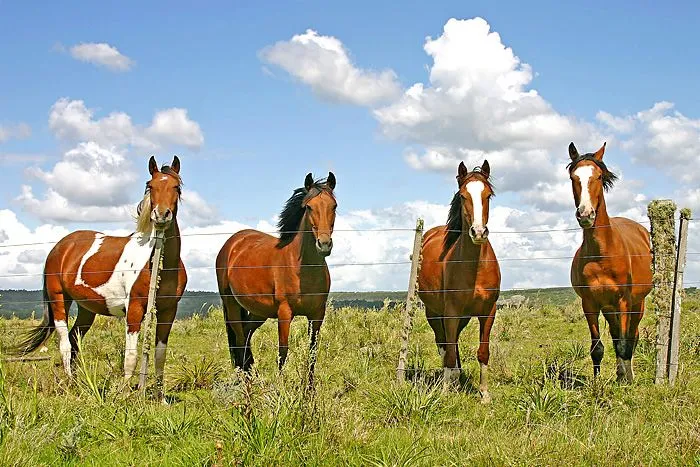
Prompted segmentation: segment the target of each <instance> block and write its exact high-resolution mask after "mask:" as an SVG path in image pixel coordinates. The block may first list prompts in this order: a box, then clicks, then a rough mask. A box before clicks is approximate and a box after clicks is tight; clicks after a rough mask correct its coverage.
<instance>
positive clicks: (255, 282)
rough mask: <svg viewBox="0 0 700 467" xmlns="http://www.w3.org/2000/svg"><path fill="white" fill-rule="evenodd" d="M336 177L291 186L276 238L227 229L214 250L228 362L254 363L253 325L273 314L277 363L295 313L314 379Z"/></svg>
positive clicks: (245, 366) (247, 365) (284, 354)
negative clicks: (303, 326) (302, 319)
mask: <svg viewBox="0 0 700 467" xmlns="http://www.w3.org/2000/svg"><path fill="white" fill-rule="evenodd" d="M335 185H336V179H335V175H334V174H333V172H329V174H328V177H327V179H326V180H316V181H314V179H313V177H312V175H311V173H309V174H308V175H307V176H306V179H305V181H304V186H303V187H302V188H297V189H296V190H294V192H293V194H292V196H291V197H290V198H289V199H288V200H287V202H286V204H285V206H284V209H283V210H282V213H281V214H280V218H279V222H278V225H277V227H278V229H279V231H280V236H279V238H278V237H275V236H272V235H269V234H266V233H263V232H259V231H257V230H253V229H246V230H241V231H240V232H237V233H235V234H234V235H232V236H231V237H230V238H229V239H228V240H227V241H226V243H225V244H224V246H223V247H222V248H221V250H220V251H219V254H218V255H217V257H216V276H217V282H218V288H219V294H220V295H221V300H222V303H223V308H224V319H225V321H226V332H227V336H228V344H229V352H230V356H231V361H232V363H233V364H234V365H235V366H236V367H239V368H242V369H243V370H245V371H248V370H249V369H250V367H251V366H252V365H253V362H254V359H253V354H252V352H251V347H250V339H251V336H252V334H253V332H254V331H255V330H256V329H257V328H259V327H260V326H261V325H262V324H263V323H264V322H265V320H267V319H268V318H277V329H278V334H279V336H278V338H279V362H278V364H279V370H280V371H281V370H282V367H283V366H284V363H285V360H286V358H287V352H288V344H289V327H290V325H291V321H292V319H293V318H294V316H297V315H301V316H306V317H307V319H308V320H309V338H310V346H309V348H310V352H311V357H310V358H311V360H310V366H309V384H310V385H311V384H312V381H313V372H314V364H315V354H316V350H317V337H318V333H319V331H320V329H321V325H322V324H323V319H324V316H325V313H326V301H327V298H328V292H329V290H330V286H331V278H330V273H329V272H328V266H327V264H326V257H327V256H328V255H330V254H331V250H332V248H333V239H332V234H333V226H334V224H335V212H336V207H337V205H338V204H337V202H336V198H335V195H334V192H333V190H334V189H335Z"/></svg>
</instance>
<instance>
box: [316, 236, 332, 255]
mask: <svg viewBox="0 0 700 467" xmlns="http://www.w3.org/2000/svg"><path fill="white" fill-rule="evenodd" d="M331 250H333V239H332V238H330V237H328V238H327V239H323V240H321V239H318V240H316V251H318V254H319V255H321V256H329V255H330V254H331Z"/></svg>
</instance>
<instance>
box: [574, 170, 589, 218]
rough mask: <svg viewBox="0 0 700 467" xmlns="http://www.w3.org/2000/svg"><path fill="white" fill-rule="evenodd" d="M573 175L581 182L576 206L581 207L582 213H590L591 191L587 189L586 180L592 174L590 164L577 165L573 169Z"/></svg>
mask: <svg viewBox="0 0 700 467" xmlns="http://www.w3.org/2000/svg"><path fill="white" fill-rule="evenodd" d="M574 175H576V176H577V177H578V179H579V181H580V182H581V201H580V202H579V204H578V206H576V208H577V209H581V212H582V213H591V212H593V203H592V202H591V192H590V191H589V190H588V181H589V180H590V179H591V177H592V176H593V167H592V166H590V165H584V166H583V167H579V168H578V169H576V170H574Z"/></svg>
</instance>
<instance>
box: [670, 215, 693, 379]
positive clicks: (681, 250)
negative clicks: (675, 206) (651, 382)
mask: <svg viewBox="0 0 700 467" xmlns="http://www.w3.org/2000/svg"><path fill="white" fill-rule="evenodd" d="M690 217H691V212H690V209H688V208H685V209H681V217H680V221H679V222H680V225H679V227H678V256H676V271H675V277H674V280H673V307H672V308H671V328H670V344H669V353H668V384H674V383H675V382H676V376H678V350H679V341H680V335H681V301H682V300H683V272H684V270H685V262H686V252H687V251H688V222H689V221H690Z"/></svg>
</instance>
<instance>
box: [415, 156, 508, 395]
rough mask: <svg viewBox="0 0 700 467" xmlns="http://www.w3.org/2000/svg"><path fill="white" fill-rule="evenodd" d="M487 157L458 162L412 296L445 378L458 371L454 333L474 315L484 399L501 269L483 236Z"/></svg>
mask: <svg viewBox="0 0 700 467" xmlns="http://www.w3.org/2000/svg"><path fill="white" fill-rule="evenodd" d="M489 175H490V168H489V163H488V161H484V163H483V165H482V166H481V167H476V168H475V169H474V170H473V171H471V172H469V171H468V170H467V168H466V167H465V165H464V162H462V163H460V164H459V169H458V174H457V185H458V186H459V190H458V191H457V193H455V195H454V197H453V198H452V203H451V205H450V213H449V216H448V219H447V225H441V226H439V227H434V228H432V229H430V230H428V232H427V233H426V234H425V239H424V240H423V246H422V250H421V254H422V257H423V258H422V261H421V269H420V274H419V275H418V295H419V297H420V298H421V300H422V301H423V303H424V304H425V313H426V316H427V318H428V323H429V324H430V326H431V327H432V328H433V332H434V333H435V342H436V344H437V346H438V351H439V352H440V354H441V355H442V359H443V360H442V362H443V367H444V368H445V375H446V377H447V378H448V379H451V378H453V377H454V376H457V375H459V373H460V370H461V362H460V358H459V348H458V344H457V343H458V341H459V334H460V333H461V332H462V329H464V327H465V326H466V325H467V324H468V323H469V320H470V318H471V317H473V316H476V317H478V318H479V350H478V352H477V359H478V360H479V363H480V368H481V372H480V378H479V379H480V381H479V392H480V393H481V400H482V402H484V403H488V402H489V401H490V400H491V396H490V395H489V391H488V377H487V374H488V363H489V334H490V333H491V326H492V325H493V320H494V317H495V315H496V301H497V300H498V295H499V292H500V287H501V272H500V269H499V267H498V261H497V260H496V255H495V253H494V251H493V248H492V247H491V243H490V242H489V240H488V234H489V229H488V227H487V224H488V220H489V201H490V199H491V197H492V196H493V195H494V191H493V186H492V185H491V181H490V178H489Z"/></svg>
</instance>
